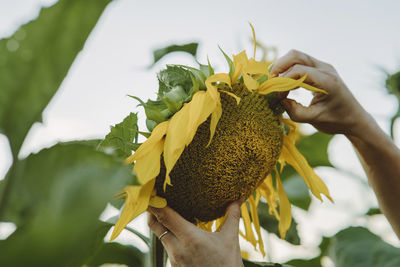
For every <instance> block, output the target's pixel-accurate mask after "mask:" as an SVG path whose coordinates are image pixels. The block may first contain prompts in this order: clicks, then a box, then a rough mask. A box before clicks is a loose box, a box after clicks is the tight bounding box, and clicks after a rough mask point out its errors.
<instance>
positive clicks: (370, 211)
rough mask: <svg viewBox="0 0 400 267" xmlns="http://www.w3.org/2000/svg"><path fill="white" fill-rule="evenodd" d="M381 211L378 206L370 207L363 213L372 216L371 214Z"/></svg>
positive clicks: (377, 213) (378, 213) (380, 212)
mask: <svg viewBox="0 0 400 267" xmlns="http://www.w3.org/2000/svg"><path fill="white" fill-rule="evenodd" d="M380 214H382V211H381V210H380V209H379V208H370V209H369V210H368V211H367V213H366V214H365V215H367V216H373V215H380Z"/></svg>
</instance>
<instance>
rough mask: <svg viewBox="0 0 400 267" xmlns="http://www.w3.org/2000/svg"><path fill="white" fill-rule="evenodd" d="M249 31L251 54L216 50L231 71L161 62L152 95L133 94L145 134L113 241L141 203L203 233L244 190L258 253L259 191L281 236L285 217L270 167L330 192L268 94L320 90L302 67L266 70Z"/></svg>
mask: <svg viewBox="0 0 400 267" xmlns="http://www.w3.org/2000/svg"><path fill="white" fill-rule="evenodd" d="M252 29H253V28H252ZM253 39H254V55H253V58H250V59H249V58H248V57H247V54H246V52H245V51H243V52H241V53H239V54H237V55H233V60H232V59H231V58H230V57H229V56H227V55H226V54H225V53H224V52H223V54H224V56H225V58H226V60H227V62H228V65H229V73H217V74H214V70H213V68H212V67H211V66H210V64H208V66H204V65H201V66H200V69H195V68H192V67H187V66H168V67H167V69H166V70H164V71H162V72H160V74H159V75H158V78H159V81H160V89H159V91H158V97H157V99H156V100H149V101H147V102H146V103H144V102H143V101H141V100H140V99H138V100H139V101H140V102H141V104H142V105H143V106H144V108H145V111H146V116H147V121H146V122H147V127H148V128H149V130H150V131H152V132H151V135H149V137H148V139H147V140H146V141H145V142H144V143H143V144H141V145H140V146H139V148H138V149H137V150H136V151H135V153H134V154H132V155H131V156H129V157H128V158H127V159H126V163H127V164H134V167H133V170H134V172H135V173H136V175H137V177H138V181H139V183H140V185H130V186H127V187H126V188H125V189H124V194H123V197H125V198H126V202H125V207H124V209H123V211H122V214H121V217H120V219H119V220H118V222H117V223H116V225H115V228H114V231H113V234H112V237H111V239H114V238H115V237H117V236H118V235H119V233H120V232H121V231H122V229H123V228H124V227H125V226H126V225H127V224H128V223H129V222H130V221H131V220H132V219H134V218H135V217H136V216H138V215H139V214H140V213H142V212H144V211H145V210H146V209H147V207H148V206H154V207H164V206H165V205H167V204H168V205H170V206H171V207H172V208H174V209H175V210H177V211H178V212H179V213H180V214H181V215H182V216H184V217H185V218H186V219H188V220H190V221H192V222H196V223H197V225H198V226H199V227H201V228H203V229H206V230H209V231H210V230H211V229H212V226H213V225H214V226H215V228H214V229H216V230H218V229H219V227H220V226H221V225H222V223H223V221H224V218H225V217H224V212H225V209H226V207H227V205H229V204H230V203H231V202H233V201H235V200H237V199H240V198H244V199H246V200H247V201H246V202H245V203H244V204H243V205H242V207H241V214H242V218H243V221H244V225H245V233H241V234H242V235H243V236H244V237H245V238H246V239H247V240H248V241H249V242H251V243H252V244H253V245H254V247H257V244H258V249H259V250H260V251H261V252H263V254H264V247H263V242H262V237H261V231H260V223H259V219H258V213H257V205H258V203H259V202H260V199H261V197H262V198H264V200H265V201H266V202H268V205H269V210H267V211H265V212H269V213H270V214H272V215H274V216H275V217H276V218H277V220H278V221H279V232H280V234H281V236H282V237H284V236H285V234H286V232H287V230H288V229H289V226H290V224H291V206H290V203H289V200H288V198H287V196H286V193H285V190H284V188H283V185H282V182H281V180H280V177H279V171H278V168H277V166H279V167H280V168H279V169H280V170H282V169H283V168H284V166H285V165H286V164H289V165H291V166H292V167H293V168H294V169H295V170H296V171H297V172H298V173H299V174H300V176H302V178H303V179H304V182H305V183H306V185H307V186H308V187H309V188H310V190H311V192H312V194H313V195H314V196H316V197H317V198H318V199H320V200H322V198H321V194H323V195H325V196H326V197H328V198H329V199H330V195H329V191H328V189H327V187H326V186H325V184H324V183H323V181H322V180H321V178H319V177H318V176H317V175H316V174H315V172H314V171H313V169H312V168H311V167H310V166H309V165H308V163H307V161H306V159H305V158H304V157H303V156H302V155H301V153H300V152H299V151H298V150H297V149H296V146H295V141H296V124H295V123H293V122H292V121H290V120H289V119H283V118H282V112H283V109H282V107H281V106H280V104H279V99H278V98H277V96H276V95H275V94H276V93H277V92H284V91H289V90H293V89H296V88H298V87H303V88H305V89H308V90H311V91H314V92H317V93H326V92H325V91H324V90H322V89H318V88H315V87H313V86H310V85H308V84H305V83H304V80H305V78H306V75H305V76H303V77H301V78H300V79H297V80H294V79H290V78H285V77H275V76H272V75H271V74H270V73H269V71H268V68H269V65H270V62H268V60H262V61H257V60H255V49H256V47H257V46H258V45H259V44H258V43H257V42H256V41H255V34H254V29H253ZM272 171H273V172H274V175H272V174H271V172H272ZM278 210H279V211H278ZM215 219H216V220H215ZM213 220H215V221H213ZM252 224H253V225H254V229H255V230H256V234H257V237H258V238H256V237H255V235H254V233H253V227H252Z"/></svg>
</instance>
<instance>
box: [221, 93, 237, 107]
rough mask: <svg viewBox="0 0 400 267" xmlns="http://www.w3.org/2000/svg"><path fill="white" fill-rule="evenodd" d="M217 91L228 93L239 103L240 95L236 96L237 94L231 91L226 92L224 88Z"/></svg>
mask: <svg viewBox="0 0 400 267" xmlns="http://www.w3.org/2000/svg"><path fill="white" fill-rule="evenodd" d="M219 91H220V92H222V93H224V94H227V95H230V96H231V97H233V98H234V99H235V100H236V104H237V105H239V103H240V97H238V96H237V95H235V94H234V93H232V92H228V91H225V90H219Z"/></svg>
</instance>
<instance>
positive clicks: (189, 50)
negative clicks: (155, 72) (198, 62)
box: [153, 43, 199, 64]
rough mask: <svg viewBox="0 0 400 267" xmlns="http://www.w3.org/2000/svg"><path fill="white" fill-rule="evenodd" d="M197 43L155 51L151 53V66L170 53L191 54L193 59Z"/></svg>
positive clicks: (170, 46) (171, 46)
mask: <svg viewBox="0 0 400 267" xmlns="http://www.w3.org/2000/svg"><path fill="white" fill-rule="evenodd" d="M198 46H199V44H198V43H188V44H183V45H169V46H166V47H163V48H160V49H156V50H154V51H153V58H154V61H153V64H155V63H157V61H159V60H160V59H161V58H163V57H164V56H165V55H168V54H169V53H172V52H186V53H189V54H191V55H192V56H193V57H196V53H197V47H198Z"/></svg>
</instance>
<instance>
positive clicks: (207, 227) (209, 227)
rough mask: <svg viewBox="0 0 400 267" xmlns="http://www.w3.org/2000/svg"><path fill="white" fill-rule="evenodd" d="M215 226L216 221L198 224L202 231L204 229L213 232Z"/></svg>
mask: <svg viewBox="0 0 400 267" xmlns="http://www.w3.org/2000/svg"><path fill="white" fill-rule="evenodd" d="M213 224H214V221H211V222H200V221H199V222H198V223H197V227H199V228H200V229H203V230H205V231H208V232H212V226H213Z"/></svg>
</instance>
